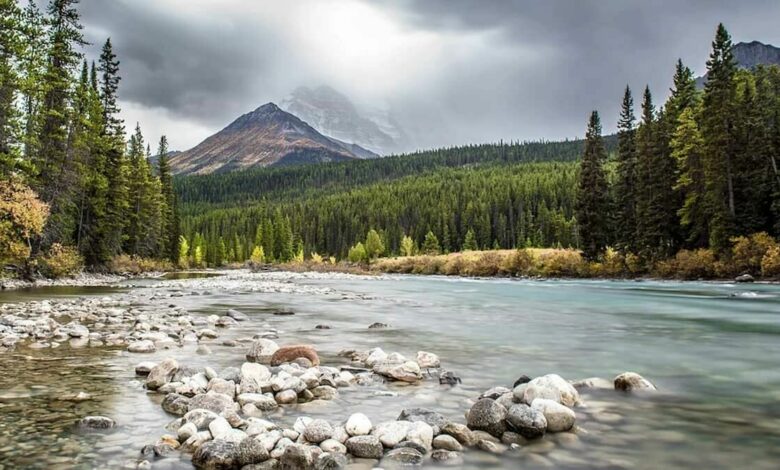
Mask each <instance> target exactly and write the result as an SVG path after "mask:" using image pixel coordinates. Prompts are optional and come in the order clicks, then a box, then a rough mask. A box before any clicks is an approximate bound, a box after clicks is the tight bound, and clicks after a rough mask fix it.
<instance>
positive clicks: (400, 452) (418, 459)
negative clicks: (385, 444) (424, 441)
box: [381, 447, 424, 467]
mask: <svg viewBox="0 0 780 470" xmlns="http://www.w3.org/2000/svg"><path fill="white" fill-rule="evenodd" d="M423 460H424V457H423V454H421V453H420V452H419V451H418V450H416V449H412V448H411V447H399V448H397V449H393V450H391V451H390V452H388V453H387V454H385V456H384V457H383V458H382V462H381V463H382V465H388V464H389V466H390V467H419V466H421V465H422V463H423Z"/></svg>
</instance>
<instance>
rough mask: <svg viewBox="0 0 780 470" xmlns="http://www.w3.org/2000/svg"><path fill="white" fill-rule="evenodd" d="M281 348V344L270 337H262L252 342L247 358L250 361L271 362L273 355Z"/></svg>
mask: <svg viewBox="0 0 780 470" xmlns="http://www.w3.org/2000/svg"><path fill="white" fill-rule="evenodd" d="M278 350H279V345H278V344H276V343H275V342H274V341H272V340H270V339H265V338H260V339H256V340H254V341H253V342H252V345H251V346H250V347H249V351H247V353H246V360H247V361H250V362H269V361H270V360H271V356H273V355H274V353H275V352H276V351H278Z"/></svg>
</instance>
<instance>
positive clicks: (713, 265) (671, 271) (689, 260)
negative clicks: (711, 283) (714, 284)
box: [655, 248, 718, 279]
mask: <svg viewBox="0 0 780 470" xmlns="http://www.w3.org/2000/svg"><path fill="white" fill-rule="evenodd" d="M717 265H718V264H717V261H716V259H715V253H713V251H712V250H708V249H704V248H702V249H699V250H695V251H691V250H680V251H679V252H678V253H677V255H676V256H675V257H674V258H672V259H669V260H666V261H661V262H659V263H657V264H656V267H655V274H656V275H657V276H660V277H665V278H679V279H710V278H713V277H715V276H716V275H717V274H718V268H717Z"/></svg>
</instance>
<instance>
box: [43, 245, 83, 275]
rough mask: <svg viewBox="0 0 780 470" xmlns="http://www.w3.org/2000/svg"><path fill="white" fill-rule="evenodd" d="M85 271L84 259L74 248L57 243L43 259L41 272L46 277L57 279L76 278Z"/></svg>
mask: <svg viewBox="0 0 780 470" xmlns="http://www.w3.org/2000/svg"><path fill="white" fill-rule="evenodd" d="M83 269H84V259H83V258H82V257H81V255H80V254H79V252H78V250H76V248H74V247H72V246H62V245H60V244H59V243H55V244H53V245H52V246H51V248H49V252H48V253H47V254H46V255H45V256H44V257H43V258H41V270H42V272H43V274H44V275H45V276H46V277H49V278H52V279H56V278H60V277H65V276H74V275H76V274H78V273H80V272H81V271H82V270H83Z"/></svg>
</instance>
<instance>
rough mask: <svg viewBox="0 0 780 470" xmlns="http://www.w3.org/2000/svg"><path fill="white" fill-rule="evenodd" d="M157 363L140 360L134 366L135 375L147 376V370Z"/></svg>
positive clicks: (150, 369)
mask: <svg viewBox="0 0 780 470" xmlns="http://www.w3.org/2000/svg"><path fill="white" fill-rule="evenodd" d="M156 365H157V363H155V362H148V361H147V362H141V363H139V364H137V365H136V366H135V375H140V376H144V377H145V376H147V375H149V372H151V371H152V368H153V367H154V366H156Z"/></svg>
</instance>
